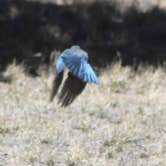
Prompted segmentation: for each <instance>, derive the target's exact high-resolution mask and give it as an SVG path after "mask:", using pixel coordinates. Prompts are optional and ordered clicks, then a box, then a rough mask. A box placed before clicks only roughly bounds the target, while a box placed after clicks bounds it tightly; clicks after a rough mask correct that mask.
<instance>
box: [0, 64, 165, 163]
mask: <svg viewBox="0 0 166 166" xmlns="http://www.w3.org/2000/svg"><path fill="white" fill-rule="evenodd" d="M6 74H7V75H12V78H13V82H12V83H11V84H5V83H0V89H1V93H0V101H1V102H0V142H1V144H0V165H3V166H6V165H9V166H28V165H29V166H33V165H34V166H63V165H64V166H135V165H138V166H165V165H166V93H165V86H166V74H165V72H164V71H163V69H162V68H159V69H157V70H153V69H151V68H148V69H146V70H145V69H142V68H141V67H140V70H139V72H138V73H134V72H133V71H132V70H131V69H130V68H128V67H125V68H123V67H121V66H120V65H119V64H115V65H113V66H112V67H111V68H110V69H108V70H105V71H103V73H102V74H101V76H100V82H101V84H100V85H99V86H95V85H89V86H87V87H86V89H85V91H84V92H83V94H82V95H81V96H79V97H78V98H77V99H76V101H75V102H74V103H73V104H72V105H71V106H69V107H67V108H61V107H59V106H58V105H57V104H56V99H55V100H54V102H53V103H49V102H48V98H49V94H50V89H51V82H52V78H53V74H50V75H49V76H46V75H45V74H44V73H42V76H41V77H39V78H31V77H27V76H26V75H25V74H24V72H23V69H22V67H20V66H16V65H14V64H13V65H11V66H9V68H8V70H7V72H6Z"/></svg>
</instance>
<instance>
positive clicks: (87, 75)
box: [78, 61, 99, 84]
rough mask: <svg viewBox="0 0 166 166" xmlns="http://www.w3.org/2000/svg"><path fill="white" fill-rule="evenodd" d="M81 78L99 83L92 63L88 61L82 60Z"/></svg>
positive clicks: (88, 81)
mask: <svg viewBox="0 0 166 166" xmlns="http://www.w3.org/2000/svg"><path fill="white" fill-rule="evenodd" d="M78 76H79V78H80V79H81V80H82V81H84V82H87V83H95V84H99V80H98V78H97V76H96V74H95V72H94V71H93V69H92V67H91V65H90V64H89V63H87V62H86V61H82V62H81V65H80V71H79V75H78Z"/></svg>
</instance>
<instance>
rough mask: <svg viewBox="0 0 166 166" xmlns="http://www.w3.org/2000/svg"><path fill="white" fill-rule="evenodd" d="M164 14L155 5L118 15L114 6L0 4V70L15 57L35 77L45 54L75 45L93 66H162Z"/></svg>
mask: <svg viewBox="0 0 166 166" xmlns="http://www.w3.org/2000/svg"><path fill="white" fill-rule="evenodd" d="M165 20H166V12H164V11H163V10H160V9H159V8H157V7H155V8H153V9H152V10H150V11H148V12H146V13H141V12H139V11H138V10H136V9H134V8H131V9H130V10H128V11H127V12H126V13H125V14H121V13H120V12H119V11H118V10H116V8H115V7H114V6H113V5H110V4H107V3H93V4H87V5H86V4H85V5H70V6H67V5H66V6H65V5H63V6H57V5H55V4H51V3H47V4H42V3H40V2H26V1H24V0H1V1H0V68H1V70H5V68H6V66H7V65H8V64H10V63H11V62H13V59H16V62H17V63H22V62H24V64H25V66H26V69H27V71H29V72H30V73H31V74H35V71H36V69H38V67H39V66H40V65H41V64H47V65H48V66H49V64H50V53H51V52H52V51H53V50H55V49H56V50H59V51H61V50H63V49H65V48H66V47H68V46H71V45H73V44H80V45H81V47H83V48H85V49H86V50H87V51H88V52H89V56H90V61H91V62H92V63H93V65H95V66H96V67H98V68H101V67H102V68H103V67H105V66H107V65H108V64H111V63H112V62H113V61H114V60H115V59H117V58H121V61H122V65H131V66H133V68H134V69H137V67H138V66H139V65H140V64H145V65H152V66H155V67H157V66H158V65H164V64H165V62H166V54H165V53H166V44H165V43H166V21H165Z"/></svg>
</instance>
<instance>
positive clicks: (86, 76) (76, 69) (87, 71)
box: [55, 45, 99, 84]
mask: <svg viewBox="0 0 166 166" xmlns="http://www.w3.org/2000/svg"><path fill="white" fill-rule="evenodd" d="M65 67H67V68H68V69H69V71H70V72H71V73H72V74H73V75H75V76H76V77H78V78H79V79H80V80H81V81H83V82H86V83H95V84H99V80H98V78H97V76H96V74H95V72H94V71H93V69H92V67H91V65H90V64H89V63H88V54H87V52H86V51H84V50H82V49H81V48H80V47H79V46H77V45H75V46H72V47H71V48H69V49H66V50H64V51H63V52H62V53H61V55H60V57H59V58H58V60H57V63H56V65H55V68H56V72H57V73H60V72H62V71H63V70H64V68H65Z"/></svg>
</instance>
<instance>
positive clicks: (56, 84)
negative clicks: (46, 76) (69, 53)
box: [50, 71, 63, 101]
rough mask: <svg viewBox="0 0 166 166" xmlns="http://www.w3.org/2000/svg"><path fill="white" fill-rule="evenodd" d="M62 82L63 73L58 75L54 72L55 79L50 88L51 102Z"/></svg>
mask: <svg viewBox="0 0 166 166" xmlns="http://www.w3.org/2000/svg"><path fill="white" fill-rule="evenodd" d="M62 80H63V71H62V72H60V73H57V72H56V73H55V78H54V81H53V86H52V91H51V96H50V101H53V99H54V97H55V95H56V94H57V92H58V89H59V87H60V84H61V82H62Z"/></svg>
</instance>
